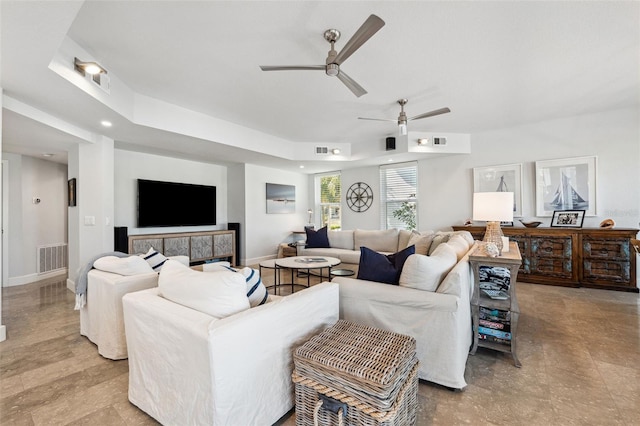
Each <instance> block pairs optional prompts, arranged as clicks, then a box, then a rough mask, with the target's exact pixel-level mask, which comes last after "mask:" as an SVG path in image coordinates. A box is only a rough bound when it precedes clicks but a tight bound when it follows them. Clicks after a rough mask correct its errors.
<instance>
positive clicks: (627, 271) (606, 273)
mask: <svg viewBox="0 0 640 426" xmlns="http://www.w3.org/2000/svg"><path fill="white" fill-rule="evenodd" d="M630 278H631V264H630V262H619V261H614V260H597V259H596V260H594V259H585V260H584V261H583V265H582V280H583V281H585V282H593V283H607V282H623V283H628V282H629V280H630Z"/></svg>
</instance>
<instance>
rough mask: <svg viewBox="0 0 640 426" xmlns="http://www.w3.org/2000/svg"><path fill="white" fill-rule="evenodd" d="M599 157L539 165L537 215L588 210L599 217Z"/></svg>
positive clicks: (589, 213)
mask: <svg viewBox="0 0 640 426" xmlns="http://www.w3.org/2000/svg"><path fill="white" fill-rule="evenodd" d="M596 167H597V157H595V156H591V157H577V158H565V159H560V160H546V161H536V215H537V216H552V215H553V212H554V211H556V210H584V211H585V214H586V216H595V215H596Z"/></svg>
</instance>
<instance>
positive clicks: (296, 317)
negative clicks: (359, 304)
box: [122, 282, 339, 425]
mask: <svg viewBox="0 0 640 426" xmlns="http://www.w3.org/2000/svg"><path fill="white" fill-rule="evenodd" d="M160 290H161V289H160V288H153V289H148V290H144V291H139V292H136V293H129V294H127V295H125V296H124V297H123V299H122V300H123V305H124V321H125V328H126V337H127V345H128V348H129V401H131V402H132V403H133V404H134V405H136V406H137V407H139V408H140V409H141V410H143V411H145V412H146V413H147V414H149V415H150V416H152V417H153V418H155V419H156V420H157V421H159V422H160V423H162V424H164V425H271V424H273V423H274V422H276V421H277V420H278V419H280V418H281V417H282V416H283V415H285V414H286V413H287V412H288V411H289V410H291V408H292V407H293V406H294V403H295V397H294V386H293V383H292V381H291V374H292V372H293V351H294V349H295V348H297V347H298V346H299V345H301V344H303V343H304V342H305V341H307V340H308V339H309V338H310V337H311V336H313V335H315V334H317V333H319V332H320V331H322V330H324V329H325V328H327V327H329V326H331V325H333V324H334V323H335V322H336V321H337V320H338V299H339V294H338V285H337V284H334V283H329V282H326V283H321V284H318V285H315V286H313V287H311V288H308V289H304V290H302V291H299V292H297V293H294V294H292V295H290V296H285V297H279V296H271V301H270V302H268V303H266V304H264V305H261V306H257V307H255V308H250V309H248V310H245V311H242V312H239V313H237V314H234V315H231V316H228V317H226V318H222V319H216V318H214V317H212V316H210V315H207V314H205V313H202V312H200V311H197V310H194V309H191V308H188V307H186V306H183V305H180V304H177V303H174V302H171V301H169V300H167V299H165V298H163V297H162V296H161V295H160Z"/></svg>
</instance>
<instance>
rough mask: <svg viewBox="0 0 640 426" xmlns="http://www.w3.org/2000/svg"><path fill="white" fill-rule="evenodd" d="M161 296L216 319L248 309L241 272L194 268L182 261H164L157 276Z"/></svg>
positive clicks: (244, 283) (245, 287)
mask: <svg viewBox="0 0 640 426" xmlns="http://www.w3.org/2000/svg"><path fill="white" fill-rule="evenodd" d="M158 287H159V289H160V295H161V296H163V297H164V298H165V299H168V300H171V301H172V302H175V303H178V304H180V305H183V306H186V307H188V308H191V309H195V310H196V311H200V312H204V313H205V314H208V315H211V316H212V317H215V318H224V317H227V316H229V315H233V314H235V313H237V312H241V311H244V310H246V309H249V307H250V304H249V299H248V298H247V294H246V293H247V290H246V289H247V286H246V282H245V279H244V277H243V276H242V275H241V274H238V273H236V272H232V271H220V272H216V273H209V272H200V271H194V270H193V269H191V268H189V267H188V266H185V265H182V264H181V263H180V262H176V261H174V260H168V261H166V262H165V264H164V266H163V267H162V270H161V271H160V276H159V278H158Z"/></svg>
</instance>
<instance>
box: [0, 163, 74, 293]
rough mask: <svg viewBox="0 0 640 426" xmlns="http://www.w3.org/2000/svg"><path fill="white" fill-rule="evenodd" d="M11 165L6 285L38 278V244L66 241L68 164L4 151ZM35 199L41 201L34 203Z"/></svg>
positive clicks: (9, 166) (9, 165) (6, 230)
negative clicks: (7, 277)
mask: <svg viewBox="0 0 640 426" xmlns="http://www.w3.org/2000/svg"><path fill="white" fill-rule="evenodd" d="M3 158H4V159H5V160H7V162H8V168H9V188H10V189H9V196H8V204H9V205H8V213H9V217H8V218H7V219H8V226H7V228H6V229H5V232H7V233H8V244H9V253H8V255H9V265H8V267H9V271H8V276H9V279H8V282H6V283H3V285H4V286H7V285H16V284H24V283H27V282H32V281H36V280H37V279H39V277H38V276H37V247H38V246H40V245H45V244H56V243H65V242H67V166H66V165H65V164H59V163H54V162H52V161H46V160H40V159H38V158H34V157H28V156H22V155H17V154H8V153H4V154H3ZM34 198H39V199H40V200H41V201H40V203H38V204H34V203H33V199H34Z"/></svg>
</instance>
